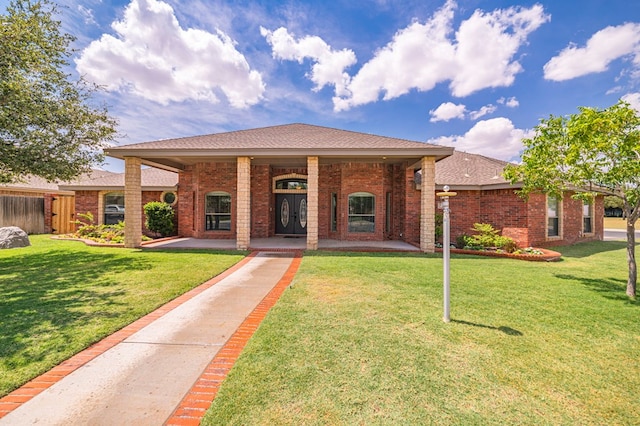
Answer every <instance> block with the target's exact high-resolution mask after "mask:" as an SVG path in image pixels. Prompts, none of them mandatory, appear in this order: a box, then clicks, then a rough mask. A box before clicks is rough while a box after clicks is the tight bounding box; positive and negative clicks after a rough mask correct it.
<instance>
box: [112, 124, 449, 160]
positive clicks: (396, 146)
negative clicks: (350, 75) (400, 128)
mask: <svg viewBox="0 0 640 426" xmlns="http://www.w3.org/2000/svg"><path fill="white" fill-rule="evenodd" d="M105 153H106V154H107V155H109V156H111V157H115V158H120V159H124V158H125V157H138V158H140V159H141V160H142V162H143V164H148V165H151V166H155V167H159V168H163V169H167V170H171V171H179V170H182V169H184V168H185V167H186V166H188V165H191V164H195V163H200V162H215V161H217V162H220V161H235V159H236V158H237V157H250V158H251V160H252V163H254V164H261V163H263V164H264V163H268V164H272V165H282V166H297V165H306V163H307V157H309V156H312V157H318V158H319V160H320V163H321V164H327V163H332V162H381V161H384V162H386V163H401V162H405V161H408V162H409V163H410V164H412V165H414V164H417V163H418V162H419V161H420V159H421V158H422V157H435V158H436V161H438V160H440V159H442V158H445V157H448V156H449V155H451V154H452V153H453V148H450V147H446V146H440V145H432V144H427V143H422V142H416V141H409V140H404V139H397V138H390V137H385V136H377V135H371V134H366V133H358V132H351V131H345V130H339V129H331V128H327V127H320V126H313V125H307V124H289V125H283V126H273V127H266V128H261V129H250V130H241V131H236V132H228V133H218V134H212V135H203V136H194V137H188V138H179V139H167V140H161V141H153V142H145V143H140V144H133V145H125V146H121V147H115V148H110V149H107V150H106V151H105Z"/></svg>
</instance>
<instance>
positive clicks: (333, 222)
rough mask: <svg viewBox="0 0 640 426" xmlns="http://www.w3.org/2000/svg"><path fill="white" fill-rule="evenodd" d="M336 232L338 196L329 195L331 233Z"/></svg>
mask: <svg viewBox="0 0 640 426" xmlns="http://www.w3.org/2000/svg"><path fill="white" fill-rule="evenodd" d="M337 230H338V194H336V193H335V192H332V193H331V232H336V231H337Z"/></svg>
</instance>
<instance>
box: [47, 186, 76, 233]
mask: <svg viewBox="0 0 640 426" xmlns="http://www.w3.org/2000/svg"><path fill="white" fill-rule="evenodd" d="M51 215H52V218H51V228H52V229H51V232H52V233H54V234H69V233H71V232H74V231H75V230H76V226H75V224H74V223H73V221H74V220H75V218H74V216H75V197H74V196H73V195H54V197H53V203H52V205H51Z"/></svg>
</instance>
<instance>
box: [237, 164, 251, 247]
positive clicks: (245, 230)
mask: <svg viewBox="0 0 640 426" xmlns="http://www.w3.org/2000/svg"><path fill="white" fill-rule="evenodd" d="M237 179H238V182H237V187H238V190H237V204H238V205H237V207H236V248H237V249H238V250H248V249H249V245H250V242H251V158H249V157H238V172H237Z"/></svg>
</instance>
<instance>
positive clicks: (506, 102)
mask: <svg viewBox="0 0 640 426" xmlns="http://www.w3.org/2000/svg"><path fill="white" fill-rule="evenodd" d="M497 102H498V103H499V104H500V105H505V106H508V107H509V108H515V107H517V106H519V105H520V102H518V100H517V99H516V97H515V96H512V97H510V98H508V99H506V98H500V99H498V101H497Z"/></svg>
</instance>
